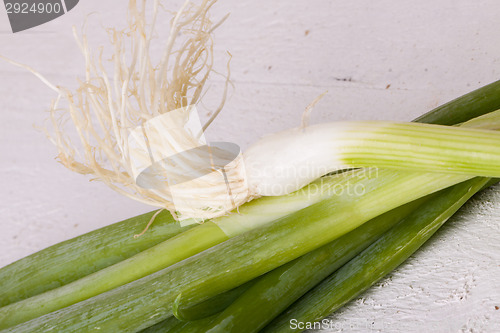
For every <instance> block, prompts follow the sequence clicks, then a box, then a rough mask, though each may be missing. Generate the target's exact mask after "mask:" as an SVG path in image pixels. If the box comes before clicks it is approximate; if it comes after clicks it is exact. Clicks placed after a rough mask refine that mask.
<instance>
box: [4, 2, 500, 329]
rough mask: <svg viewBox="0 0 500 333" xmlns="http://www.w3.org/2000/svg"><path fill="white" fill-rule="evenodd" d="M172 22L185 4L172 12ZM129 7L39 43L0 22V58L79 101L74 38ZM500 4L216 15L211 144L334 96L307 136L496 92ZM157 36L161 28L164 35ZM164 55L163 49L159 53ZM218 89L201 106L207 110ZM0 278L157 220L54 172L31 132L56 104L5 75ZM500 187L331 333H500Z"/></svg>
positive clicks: (285, 120) (260, 5)
mask: <svg viewBox="0 0 500 333" xmlns="http://www.w3.org/2000/svg"><path fill="white" fill-rule="evenodd" d="M165 2H166V3H167V7H168V8H169V9H176V8H178V6H179V4H180V1H165ZM124 3H125V1H123V0H122V1H119V0H113V1H97V0H85V1H80V4H79V5H78V6H77V7H75V9H73V10H72V11H71V12H70V13H68V14H67V15H64V16H62V17H61V18H59V19H57V20H55V21H52V22H49V23H47V24H45V25H42V26H40V27H37V28H34V29H31V30H28V31H25V32H21V33H18V34H12V33H11V32H10V28H9V26H8V21H7V16H6V13H5V10H4V9H3V7H2V8H0V54H2V55H5V56H8V57H10V58H13V59H15V60H17V61H19V62H22V63H26V64H29V65H31V66H32V67H33V68H36V69H37V70H39V71H40V72H42V73H43V74H44V75H46V76H47V77H48V78H49V79H50V80H51V81H53V82H54V83H57V84H62V85H67V86H75V77H76V76H81V75H82V64H83V62H82V57H81V55H80V53H79V51H78V48H77V46H76V45H75V43H74V42H73V37H72V33H71V26H72V25H73V24H74V25H76V26H77V27H80V26H81V25H82V23H83V20H84V19H85V18H86V16H87V14H88V13H90V12H99V14H94V15H91V16H90V17H89V18H88V20H89V23H88V32H89V35H90V36H91V43H92V44H93V45H98V44H105V43H106V41H107V37H106V35H105V34H104V33H103V32H102V29H101V26H100V24H101V23H102V24H103V25H106V26H123V24H124V22H125V19H124V17H125V16H124V7H125V6H124ZM499 10H500V3H498V1H494V0H485V1H474V2H472V1H467V0H456V1H453V0H442V1H431V0H422V1H409V0H401V1H390V0H380V1H369V0H353V1H328V0H312V1H297V0H292V1H290V0H288V1H287V0H277V1H273V2H270V1H264V0H241V1H238V2H236V1H223V0H220V1H219V3H218V4H216V6H215V7H214V13H213V15H214V18H215V19H217V18H222V17H223V16H224V15H225V13H227V12H231V16H230V18H229V19H228V21H227V22H225V23H224V25H223V26H221V27H220V28H219V30H218V33H217V35H216V40H215V41H216V55H217V67H218V69H219V70H220V71H222V72H223V71H224V69H225V67H224V66H225V62H226V61H227V55H226V50H228V51H230V52H231V53H232V55H233V57H232V61H231V77H232V81H233V83H234V89H233V90H232V93H231V98H230V100H229V101H228V102H227V104H226V107H225V109H224V111H223V112H222V114H221V115H220V117H219V118H218V119H217V120H216V121H215V122H214V123H213V125H212V127H211V128H210V129H209V131H208V133H207V139H208V140H209V141H216V140H227V141H232V142H236V143H238V144H240V145H241V146H242V147H247V146H248V145H249V144H250V143H251V142H253V141H255V140H256V139H257V138H259V137H260V136H262V135H265V134H266V133H271V132H274V131H277V130H282V129H286V128H289V127H292V126H296V125H298V124H299V123H300V116H301V114H302V111H303V109H304V108H305V107H306V106H307V105H308V104H309V102H310V101H312V100H313V99H314V98H315V97H316V96H317V95H319V94H321V93H322V92H324V91H325V90H328V92H329V93H328V94H327V95H326V97H325V98H324V99H323V100H322V101H321V102H320V103H319V104H318V105H317V107H316V108H315V109H314V111H313V114H312V121H311V122H312V123H319V122H325V121H334V120H345V119H381V120H389V119H393V120H410V119H412V118H414V117H416V116H418V115H420V114H422V113H424V112H425V111H427V110H429V109H431V108H432V107H435V106H437V105H439V104H441V103H443V102H446V101H448V100H450V99H452V98H454V97H457V96H459V95H461V94H463V93H466V92H468V91H470V90H473V89H475V88H477V87H480V86H482V85H484V84H487V83H489V82H492V81H495V80H498V79H499V77H500V42H499V36H498V31H500V20H498V12H499ZM165 27H166V25H165ZM158 50H159V49H158ZM222 83H223V79H222V78H221V77H218V76H214V77H213V80H212V83H211V88H210V90H209V93H208V94H207V96H206V100H205V102H206V105H207V108H208V110H206V111H205V112H204V113H202V116H203V117H206V113H207V112H209V109H210V107H213V106H214V105H216V103H217V101H218V97H219V94H220V91H221V88H222ZM0 94H1V98H0V153H1V157H0V171H1V173H2V186H1V187H0V216H1V217H2V219H1V220H0V230H1V232H0V266H3V265H5V264H8V263H10V262H12V261H14V260H16V259H18V258H21V257H23V256H25V255H28V254H30V253H32V252H34V251H37V250H39V249H42V248H44V247H46V246H49V245H51V244H54V243H56V242H59V241H62V240H64V239H67V238H70V237H73V236H76V235H78V234H81V233H83V232H86V231H89V230H92V229H95V228H98V227H100V226H103V225H106V224H109V223H111V222H114V221H118V220H120V219H124V218H126V217H130V216H132V215H134V214H139V213H142V212H145V211H148V210H150V208H149V207H145V206H143V205H141V204H138V203H135V202H132V201H130V200H129V199H127V198H124V197H121V196H120V195H118V194H116V193H115V192H113V191H111V190H109V189H108V188H107V187H105V186H104V185H103V184H100V183H98V182H89V179H88V178H85V177H83V176H80V175H77V174H73V173H71V172H69V171H67V170H66V169H64V168H63V167H62V166H61V165H59V164H58V163H56V161H55V160H54V156H55V148H54V147H53V146H52V145H51V144H50V143H49V142H48V141H47V140H46V139H45V137H44V135H43V134H42V133H41V132H39V131H37V130H35V129H34V128H33V124H36V125H39V126H40V125H43V122H44V119H45V118H46V116H47V115H46V113H45V110H46V109H47V107H48V105H49V103H50V101H51V99H53V98H54V97H55V96H54V94H53V93H52V91H51V90H49V89H48V88H46V87H45V86H43V85H42V84H41V83H40V82H39V81H38V80H37V79H36V78H34V77H33V76H32V75H30V74H28V73H26V72H24V71H23V70H20V69H18V68H15V67H12V66H11V65H9V64H6V63H4V62H0ZM499 216H500V187H498V186H496V187H494V188H492V189H490V190H487V191H486V192H484V193H483V194H481V195H480V196H479V197H477V198H475V199H473V200H472V201H471V202H470V203H468V204H467V206H466V207H465V209H463V210H462V211H461V212H460V214H459V215H458V216H457V217H456V218H453V219H452V221H450V223H448V224H447V225H446V226H445V227H444V228H443V229H442V230H441V231H440V232H439V233H438V234H437V235H436V236H435V237H434V238H433V239H432V240H431V241H430V243H429V244H428V245H427V246H425V247H424V248H423V249H422V250H421V251H419V252H418V253H416V254H415V255H414V256H413V257H412V258H410V259H409V260H408V261H407V263H406V264H404V265H403V266H402V267H400V268H399V269H398V270H396V271H395V272H394V273H393V274H391V275H390V276H389V277H387V278H385V279H384V280H383V281H381V282H380V283H378V284H377V285H376V286H375V287H374V288H371V289H370V290H369V291H368V292H367V293H365V294H364V295H363V296H362V297H360V298H359V299H357V300H355V301H353V302H351V303H350V304H348V305H347V306H346V307H344V308H343V309H342V310H341V311H339V312H338V313H336V314H335V315H333V316H332V317H331V318H332V319H334V320H335V326H334V327H332V328H331V329H329V330H325V332H338V331H343V332H403V331H406V332H498V331H500V310H496V309H495V307H496V306H500V287H499V285H500V284H499V283H498V277H499V276H500V246H499V244H500V217H499Z"/></svg>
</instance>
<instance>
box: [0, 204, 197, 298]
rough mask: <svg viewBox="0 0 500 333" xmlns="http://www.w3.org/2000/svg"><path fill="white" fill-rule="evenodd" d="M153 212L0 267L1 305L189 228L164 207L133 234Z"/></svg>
mask: <svg viewBox="0 0 500 333" xmlns="http://www.w3.org/2000/svg"><path fill="white" fill-rule="evenodd" d="M155 213H156V212H150V213H146V214H142V215H138V216H136V217H132V218H130V219H127V220H124V221H121V222H117V223H114V224H111V225H109V226H106V227H104V228H100V229H97V230H94V231H91V232H89V233H86V234H84V235H81V236H78V237H75V238H73V239H70V240H67V241H64V242H61V243H58V244H55V245H53V246H50V247H48V248H46V249H43V250H41V251H39V252H36V253H34V254H32V255H29V256H27V257H25V258H23V259H20V260H18V261H16V262H14V263H12V264H10V265H7V266H5V267H3V268H2V269H0V281H1V282H0V285H1V288H0V306H5V305H8V304H10V303H14V302H17V301H20V300H23V299H26V298H29V297H32V296H35V295H38V294H41V293H43V292H45V291H47V290H51V289H55V288H57V287H60V286H62V285H66V284H68V283H70V282H73V281H75V280H78V279H80V278H82V277H84V276H87V275H89V274H91V273H94V272H96V271H99V270H101V269H103V268H105V267H108V266H111V265H113V264H115V263H117V262H120V261H122V260H124V259H127V258H129V257H131V256H133V255H135V254H137V253H139V252H141V251H144V250H145V249H147V248H150V247H152V246H154V245H156V244H158V243H160V242H162V241H164V240H166V239H168V238H171V237H173V236H175V235H177V234H179V233H181V232H183V231H186V230H188V229H190V228H192V226H184V227H181V226H180V225H179V223H178V222H177V221H175V220H174V219H173V218H172V215H170V213H169V212H167V211H163V212H161V213H159V214H158V215H157V216H156V218H155V222H154V224H153V225H152V226H151V228H149V230H148V232H147V233H145V234H144V235H143V236H141V237H137V238H134V237H133V235H134V234H138V233H140V232H141V231H142V230H143V229H144V227H145V226H146V224H147V223H148V221H149V220H150V219H151V217H152V216H153V215H154V214H155ZM82 254H84V255H82Z"/></svg>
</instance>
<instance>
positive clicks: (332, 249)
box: [189, 197, 428, 333]
mask: <svg viewBox="0 0 500 333" xmlns="http://www.w3.org/2000/svg"><path fill="white" fill-rule="evenodd" d="M427 200H428V197H424V198H421V199H418V200H415V201H413V202H410V203H407V204H406V205H403V206H400V207H397V208H395V209H393V210H391V211H389V212H387V213H384V214H382V215H380V216H378V217H376V218H374V219H372V220H371V221H369V222H367V223H365V224H363V225H362V226H360V227H359V228H356V229H354V230H353V231H351V232H349V233H348V234H346V235H344V236H342V237H340V238H338V239H336V240H334V241H333V242H331V243H329V244H327V245H325V246H322V247H320V248H318V249H316V250H314V251H312V252H309V253H307V254H306V255H304V256H302V257H300V258H297V259H295V260H293V261H291V262H289V263H287V264H285V265H283V266H280V267H278V268H276V269H274V270H272V271H271V272H269V273H267V274H265V275H263V276H262V277H259V278H258V280H257V281H256V282H255V283H254V284H253V285H252V286H251V287H250V288H249V289H248V290H247V291H245V292H244V293H243V294H242V295H241V296H240V297H238V298H237V299H236V300H235V301H234V302H233V303H231V305H229V306H228V307H227V308H226V309H225V310H224V311H223V312H222V313H220V314H219V315H218V316H216V318H214V320H212V321H211V323H210V324H209V325H207V324H206V323H203V326H200V322H192V323H191V325H190V326H189V327H190V329H191V330H192V331H193V332H195V331H197V332H238V333H245V332H258V331H259V330H260V329H261V328H263V327H264V326H265V325H266V324H267V323H268V322H269V321H271V320H272V319H273V318H274V317H276V316H277V315H279V314H280V313H281V312H282V311H284V310H285V309H286V308H287V307H288V306H289V305H290V304H292V303H293V302H294V301H295V300H297V299H298V298H299V297H300V296H302V295H303V294H305V293H306V292H307V291H308V290H309V289H311V288H313V287H314V286H315V285H316V284H318V283H319V282H321V280H323V279H324V278H326V277H327V276H328V275H330V274H331V273H332V272H333V271H335V270H336V269H338V268H339V267H341V266H342V265H344V264H345V263H346V262H347V261H349V260H350V259H351V258H353V257H354V256H356V255H357V254H358V253H359V252H361V251H362V250H364V249H365V248H366V247H368V246H369V245H370V244H371V243H373V242H374V241H375V240H376V239H377V238H379V237H380V236H381V235H382V234H383V233H384V232H386V231H387V230H389V229H390V228H391V227H393V226H394V225H395V224H396V223H397V222H399V221H400V220H401V219H402V218H404V217H405V216H407V215H408V214H409V213H410V212H412V211H413V210H415V209H417V208H418V207H419V206H420V205H422V203H423V202H426V201H427ZM195 319H196V318H195Z"/></svg>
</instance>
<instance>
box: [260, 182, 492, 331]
mask: <svg viewBox="0 0 500 333" xmlns="http://www.w3.org/2000/svg"><path fill="white" fill-rule="evenodd" d="M488 181H489V179H487V178H474V179H471V180H469V181H467V182H464V183H462V184H458V185H455V186H454V187H452V188H450V189H447V190H444V191H443V193H441V195H436V196H435V197H434V198H433V199H432V200H430V201H429V202H428V203H427V204H424V205H422V207H421V208H420V209H418V210H416V211H415V212H413V213H412V214H410V215H409V216H408V217H407V218H405V219H404V220H403V221H402V222H401V223H399V224H398V225H397V226H396V227H394V228H393V229H391V230H389V231H388V232H387V233H386V234H385V235H383V236H382V237H381V238H380V239H379V240H377V241H376V242H375V243H373V244H372V245H371V246H370V247H368V248H367V249H366V250H364V251H363V252H362V253H361V254H360V255H358V256H357V257H356V258H354V259H353V260H351V261H350V262H349V263H347V264H346V265H345V266H343V267H342V268H341V269H339V270H338V271H337V272H335V273H334V274H332V275H331V276H330V277H329V278H328V279H326V280H324V281H323V282H321V283H320V284H319V285H318V286H317V287H315V288H314V289H313V290H311V291H310V292H309V293H307V294H306V295H305V296H304V297H302V298H301V299H300V300H299V301H297V302H296V303H294V304H293V305H292V306H291V307H290V308H289V309H288V310H287V311H286V312H284V313H282V314H281V315H280V316H279V317H278V318H276V319H275V320H274V321H273V322H272V323H271V324H270V325H268V326H267V327H266V328H265V330H264V332H272V333H282V332H292V331H293V332H296V331H297V329H294V328H296V326H298V327H301V325H299V324H298V323H306V322H316V321H319V320H321V319H323V318H324V317H326V316H327V315H329V314H330V313H332V312H334V311H336V310H337V309H338V308H340V307H341V306H342V305H344V304H345V303H347V302H348V301H349V300H351V299H353V298H354V297H357V296H358V295H359V294H361V293H362V292H363V291H365V290H366V289H368V288H369V287H370V286H371V285H373V284H374V283H375V282H377V281H378V280H379V279H381V278H382V277H384V276H385V275H386V274H388V273H389V272H391V271H392V270H393V269H395V268H396V267H397V266H399V265H400V264H401V263H403V262H404V261H405V260H406V259H407V258H408V257H409V256H410V255H411V254H413V253H414V252H415V251H416V250H417V249H418V248H419V247H420V246H422V244H423V243H425V241H427V240H428V239H429V238H430V237H431V236H432V235H433V234H434V233H435V232H436V231H437V230H438V229H439V228H440V227H441V226H442V225H443V224H444V223H445V222H446V221H447V220H448V219H449V218H450V217H451V216H452V215H453V214H454V213H455V212H456V211H457V210H458V209H459V208H460V207H461V206H462V205H463V204H464V203H465V202H466V201H467V200H468V199H469V198H470V197H471V196H472V195H474V194H475V193H476V192H477V191H479V190H480V189H481V188H482V187H483V186H484V185H485V184H487V183H488ZM298 331H303V329H299V330H298Z"/></svg>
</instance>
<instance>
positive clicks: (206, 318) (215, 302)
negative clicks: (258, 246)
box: [141, 278, 259, 333]
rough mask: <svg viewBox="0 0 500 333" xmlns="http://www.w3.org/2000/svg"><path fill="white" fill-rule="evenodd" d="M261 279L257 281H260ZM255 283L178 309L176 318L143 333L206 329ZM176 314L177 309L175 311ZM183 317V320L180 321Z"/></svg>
mask: <svg viewBox="0 0 500 333" xmlns="http://www.w3.org/2000/svg"><path fill="white" fill-rule="evenodd" d="M258 280H259V278H257V279H256V281H258ZM254 283H255V281H254V280H252V281H249V282H247V283H245V284H242V285H241V286H239V287H236V288H234V289H231V290H229V291H226V292H225V293H222V294H219V295H217V296H214V297H212V298H210V299H208V300H206V301H204V302H201V303H199V304H196V305H194V306H192V307H190V308H187V309H182V310H181V309H177V311H178V312H177V314H176V317H175V316H172V317H169V318H167V319H165V320H163V321H162V322H159V323H158V324H156V325H153V326H150V327H148V328H146V329H144V330H142V331H141V333H156V332H158V333H164V332H169V333H174V332H183V333H187V332H191V331H192V329H191V327H192V326H193V325H195V326H196V327H198V326H200V327H206V325H208V324H209V323H210V322H211V321H212V320H213V319H214V317H215V316H214V315H215V314H217V313H219V312H221V311H222V310H224V309H225V308H227V307H228V306H229V305H230V304H231V303H232V302H233V301H234V300H235V299H237V298H238V297H239V296H240V295H241V294H243V293H244V292H246V291H247V290H248V288H250V287H251V286H252V285H253V284H254ZM174 312H175V309H174ZM179 317H181V318H182V319H179Z"/></svg>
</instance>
